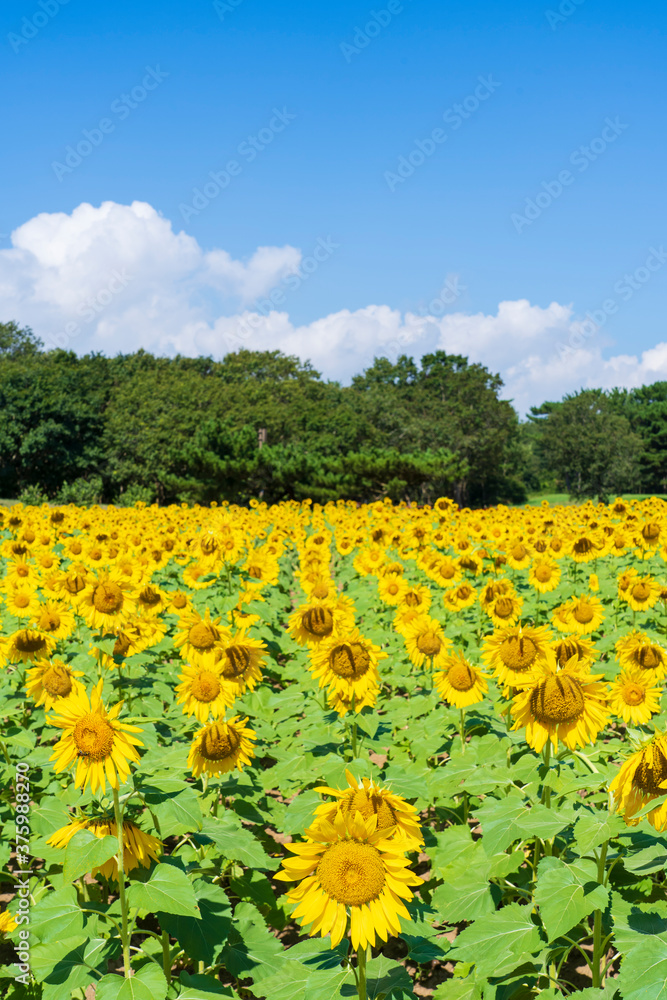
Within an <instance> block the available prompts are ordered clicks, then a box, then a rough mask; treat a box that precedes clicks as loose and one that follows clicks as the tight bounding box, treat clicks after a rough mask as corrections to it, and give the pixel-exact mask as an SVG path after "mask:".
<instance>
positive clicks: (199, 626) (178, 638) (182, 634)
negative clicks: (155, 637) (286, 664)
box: [174, 608, 230, 664]
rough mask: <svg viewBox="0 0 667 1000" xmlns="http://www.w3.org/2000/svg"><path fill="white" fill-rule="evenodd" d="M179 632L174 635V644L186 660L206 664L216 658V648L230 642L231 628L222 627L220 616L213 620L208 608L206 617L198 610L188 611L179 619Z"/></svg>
mask: <svg viewBox="0 0 667 1000" xmlns="http://www.w3.org/2000/svg"><path fill="white" fill-rule="evenodd" d="M178 628H179V629H180V631H179V632H177V633H176V635H175V636H174V646H175V647H176V649H177V650H178V651H179V653H180V655H181V657H182V658H183V659H184V660H189V661H190V662H191V663H196V664H200V663H201V664H204V663H207V662H212V661H213V660H214V659H215V652H216V649H218V648H219V646H220V644H221V643H222V642H223V641H224V642H228V641H229V638H230V633H229V630H228V629H226V628H224V627H220V618H214V619H213V620H211V613H210V611H209V609H208V608H206V611H205V613H204V617H203V618H202V616H201V615H200V614H198V613H197V612H196V611H192V612H188V613H187V614H185V615H183V616H182V617H181V618H180V619H179V621H178Z"/></svg>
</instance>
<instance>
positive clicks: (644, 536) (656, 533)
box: [637, 521, 665, 550]
mask: <svg viewBox="0 0 667 1000" xmlns="http://www.w3.org/2000/svg"><path fill="white" fill-rule="evenodd" d="M637 541H638V543H639V545H640V546H641V548H642V549H647V550H654V549H657V548H659V547H660V546H661V545H663V544H664V541H665V525H664V524H663V523H661V522H660V521H646V523H645V524H642V526H641V528H640V531H639V535H638V536H637Z"/></svg>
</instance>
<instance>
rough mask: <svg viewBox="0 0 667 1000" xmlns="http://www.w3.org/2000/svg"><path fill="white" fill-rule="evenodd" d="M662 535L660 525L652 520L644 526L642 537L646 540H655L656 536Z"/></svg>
mask: <svg viewBox="0 0 667 1000" xmlns="http://www.w3.org/2000/svg"><path fill="white" fill-rule="evenodd" d="M659 537H660V525H659V524H655V522H654V521H651V522H650V523H649V524H645V525H644V527H643V528H642V538H643V539H644V541H645V542H652V541H655V539H656V538H659Z"/></svg>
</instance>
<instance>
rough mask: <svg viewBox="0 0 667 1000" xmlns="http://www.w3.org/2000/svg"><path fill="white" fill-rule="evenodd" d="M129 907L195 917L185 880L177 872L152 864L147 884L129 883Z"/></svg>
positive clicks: (198, 914) (192, 893)
mask: <svg viewBox="0 0 667 1000" xmlns="http://www.w3.org/2000/svg"><path fill="white" fill-rule="evenodd" d="M127 895H128V900H129V902H130V905H131V906H136V907H138V908H139V909H140V910H147V911H148V912H149V913H156V912H158V911H161V912H162V913H178V914H182V915H183V916H185V917H199V916H200V913H199V908H198V906H197V903H196V900H195V894H194V890H193V888H192V883H191V882H190V880H189V878H188V877H187V875H186V874H185V872H184V871H182V870H181V869H180V868H177V867H176V866H175V865H170V864H166V863H164V864H156V865H155V867H154V868H153V871H152V872H151V875H150V878H149V879H148V881H147V882H132V883H131V884H130V887H129V889H128V893H127Z"/></svg>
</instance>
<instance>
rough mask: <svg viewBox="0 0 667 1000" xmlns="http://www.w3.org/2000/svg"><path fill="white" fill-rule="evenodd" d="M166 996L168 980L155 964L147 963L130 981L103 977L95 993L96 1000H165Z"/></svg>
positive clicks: (116, 977)
mask: <svg viewBox="0 0 667 1000" xmlns="http://www.w3.org/2000/svg"><path fill="white" fill-rule="evenodd" d="M166 996H167V980H166V979H165V978H164V973H163V971H162V969H160V968H159V967H158V966H157V965H156V964H155V962H147V963H146V964H145V965H143V966H142V967H141V968H140V969H137V971H136V972H135V974H134V975H133V976H132V977H131V978H130V979H125V978H124V977H123V976H122V975H117V976H113V975H111V976H103V978H102V979H100V981H99V983H98V984H97V990H96V992H95V1000H165V997H166Z"/></svg>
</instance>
